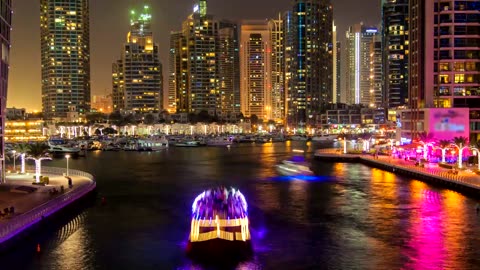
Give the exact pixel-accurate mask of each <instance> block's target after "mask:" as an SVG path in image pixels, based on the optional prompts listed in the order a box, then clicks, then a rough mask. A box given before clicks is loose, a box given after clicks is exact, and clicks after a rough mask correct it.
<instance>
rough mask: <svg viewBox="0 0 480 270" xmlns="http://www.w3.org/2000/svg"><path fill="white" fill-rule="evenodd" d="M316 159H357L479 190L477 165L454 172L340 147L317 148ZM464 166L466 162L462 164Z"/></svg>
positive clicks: (427, 164) (349, 160)
mask: <svg viewBox="0 0 480 270" xmlns="http://www.w3.org/2000/svg"><path fill="white" fill-rule="evenodd" d="M315 157H316V158H318V159H326V160H327V159H329V160H333V161H347V162H352V161H358V162H361V163H365V164H367V165H371V166H372V167H379V168H381V169H387V170H389V171H391V172H398V173H404V174H405V173H406V174H410V175H414V176H418V177H420V178H423V179H427V180H437V181H441V182H444V183H447V184H453V185H458V186H460V187H467V188H469V189H471V190H477V191H478V192H480V175H478V174H476V173H475V170H476V169H477V168H478V167H476V166H475V167H465V169H464V170H457V171H456V174H454V173H452V170H451V169H446V168H442V167H439V166H438V164H434V163H425V164H424V166H423V167H422V166H417V165H415V161H411V160H407V161H406V160H403V159H398V158H393V157H391V156H383V155H378V157H375V156H373V155H371V154H348V153H347V154H344V153H343V151H342V149H337V148H332V149H319V150H317V151H316V152H315ZM464 166H466V164H464Z"/></svg>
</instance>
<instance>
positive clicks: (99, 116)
mask: <svg viewBox="0 0 480 270" xmlns="http://www.w3.org/2000/svg"><path fill="white" fill-rule="evenodd" d="M106 118H107V117H106V115H105V114H103V113H99V112H96V113H89V114H87V115H86V119H87V122H88V123H90V124H93V123H99V122H104V121H105V119H106Z"/></svg>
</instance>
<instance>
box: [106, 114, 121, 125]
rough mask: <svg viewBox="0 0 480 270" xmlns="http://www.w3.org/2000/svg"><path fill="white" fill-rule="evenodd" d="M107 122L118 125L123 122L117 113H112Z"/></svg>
mask: <svg viewBox="0 0 480 270" xmlns="http://www.w3.org/2000/svg"><path fill="white" fill-rule="evenodd" d="M108 120H109V121H111V122H113V123H114V124H117V125H118V124H120V122H121V121H122V120H123V117H122V114H121V113H120V112H119V111H114V112H112V113H111V114H110V115H109V116H108Z"/></svg>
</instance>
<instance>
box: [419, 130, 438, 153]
mask: <svg viewBox="0 0 480 270" xmlns="http://www.w3.org/2000/svg"><path fill="white" fill-rule="evenodd" d="M433 139H434V135H433V133H430V132H421V133H419V134H418V140H419V143H420V144H422V145H423V159H425V160H426V159H428V145H430V144H431V143H432V142H433Z"/></svg>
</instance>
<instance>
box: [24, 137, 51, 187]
mask: <svg viewBox="0 0 480 270" xmlns="http://www.w3.org/2000/svg"><path fill="white" fill-rule="evenodd" d="M49 148H50V147H49V146H48V145H47V144H45V143H40V142H37V143H34V144H29V145H28V151H27V159H32V160H34V161H35V182H36V183H40V174H41V171H42V160H51V159H52V158H51V157H50V156H49V154H48V149H49Z"/></svg>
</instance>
